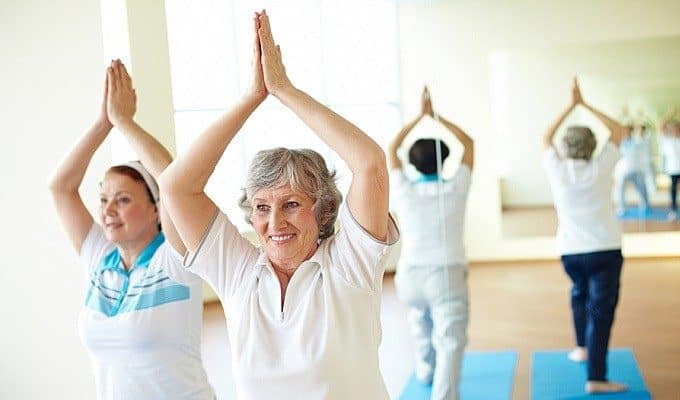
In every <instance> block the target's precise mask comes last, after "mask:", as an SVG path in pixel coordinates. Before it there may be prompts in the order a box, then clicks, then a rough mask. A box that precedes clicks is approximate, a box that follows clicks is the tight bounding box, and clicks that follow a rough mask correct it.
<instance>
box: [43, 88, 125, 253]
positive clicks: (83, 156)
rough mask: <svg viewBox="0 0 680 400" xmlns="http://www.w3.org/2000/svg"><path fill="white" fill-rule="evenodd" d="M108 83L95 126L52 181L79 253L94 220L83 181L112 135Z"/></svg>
mask: <svg viewBox="0 0 680 400" xmlns="http://www.w3.org/2000/svg"><path fill="white" fill-rule="evenodd" d="M107 91H108V83H107V82H104V90H103V96H102V97H103V99H102V105H101V109H100V113H99V117H98V118H97V120H96V121H95V123H94V124H93V125H92V127H91V128H90V129H89V130H88V131H87V132H86V133H85V135H83V137H81V138H80V139H79V140H78V141H77V142H76V144H75V146H74V147H73V148H72V149H71V151H70V152H69V153H68V154H66V157H65V158H64V159H63V160H62V161H61V163H60V164H59V165H58V166H57V169H56V170H55V171H54V174H53V175H52V177H51V178H50V181H49V189H50V193H51V194H52V200H53V201H54V205H55V208H56V210H57V215H59V219H60V220H61V223H62V225H63V226H64V229H65V230H66V234H67V235H68V237H69V239H70V240H71V243H72V244H73V247H74V248H75V250H76V252H78V253H80V249H81V247H82V245H83V242H84V241H85V237H86V236H87V233H88V232H89V231H90V228H91V227H92V224H93V223H94V219H93V218H92V215H91V214H90V212H89V211H88V210H87V207H85V204H84V203H83V200H82V198H81V197H80V193H79V192H78V188H79V187H80V184H81V183H82V182H83V178H84V177H85V171H86V170H87V166H88V165H89V164H90V161H91V160H92V156H93V155H94V153H95V151H97V149H98V148H99V146H100V145H101V144H102V142H104V139H106V137H107V136H108V134H109V132H111V128H112V127H113V126H112V125H111V122H110V121H109V119H108V117H107V114H106V97H107Z"/></svg>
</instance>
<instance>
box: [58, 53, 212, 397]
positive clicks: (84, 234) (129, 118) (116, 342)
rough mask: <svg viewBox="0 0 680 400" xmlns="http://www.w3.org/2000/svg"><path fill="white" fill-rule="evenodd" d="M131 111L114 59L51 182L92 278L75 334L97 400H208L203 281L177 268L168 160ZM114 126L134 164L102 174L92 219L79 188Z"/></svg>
mask: <svg viewBox="0 0 680 400" xmlns="http://www.w3.org/2000/svg"><path fill="white" fill-rule="evenodd" d="M135 110H136V94H135V90H134V89H133V87H132V80H131V79H130V76H129V75H128V73H127V71H126V70H125V66H124V65H123V64H122V63H121V62H120V61H119V60H117V61H113V62H112V63H111V66H110V67H109V68H108V69H107V71H106V85H105V89H104V100H103V104H102V107H101V111H100V115H99V118H98V119H97V121H96V122H95V124H94V126H93V127H92V128H91V129H90V130H89V131H88V132H87V133H86V134H85V135H84V136H83V137H82V138H80V140H78V142H77V143H76V145H75V147H74V148H73V149H72V150H71V151H70V153H68V154H67V156H66V158H65V159H64V160H63V161H62V162H61V164H60V165H59V166H58V167H57V170H56V172H55V174H54V176H53V177H52V180H51V182H50V191H51V193H52V197H53V200H54V204H55V206H56V209H57V213H58V215H59V217H60V219H61V222H62V224H63V226H64V228H65V230H66V233H67V235H68V237H69V239H70V240H71V242H72V244H73V247H74V248H75V250H76V251H77V252H78V253H79V255H80V261H81V263H82V264H83V266H84V267H85V270H86V273H87V275H88V278H89V279H88V281H89V288H88V291H87V295H86V298H85V302H84V305H83V308H82V310H81V313H80V317H79V321H78V328H79V331H80V336H81V339H82V341H83V344H84V346H85V347H86V348H87V350H88V352H89V354H90V358H91V359H92V366H93V369H94V375H95V382H96V386H97V399H100V400H119V399H120V400H123V399H125V400H131V399H139V400H141V399H145V400H148V399H157V400H161V399H196V400H199V399H200V400H208V399H214V397H215V395H214V393H213V390H212V388H211V387H210V385H209V384H208V380H207V376H206V374H205V371H204V369H203V365H202V361H201V348H200V339H201V324H202V310H203V301H202V292H201V288H202V281H201V279H200V278H198V277H197V276H195V275H193V274H191V273H189V272H186V271H184V269H183V268H182V266H181V263H182V257H181V256H180V254H181V253H184V251H185V248H184V245H183V244H182V242H181V241H180V240H179V239H178V235H177V232H176V231H175V228H174V226H173V224H172V222H171V221H170V219H169V218H168V217H167V214H166V213H165V211H164V210H163V207H161V205H160V203H159V192H158V186H157V184H156V181H155V179H154V178H155V177H157V176H158V175H159V174H160V173H161V171H163V169H165V167H166V166H167V165H168V164H169V163H170V161H172V157H171V155H170V153H169V152H168V151H167V150H166V149H165V148H164V147H163V146H162V145H161V144H160V143H159V142H158V141H157V140H156V139H154V138H153V136H151V135H150V134H148V133H147V132H146V131H144V129H143V128H141V127H140V126H139V125H138V124H137V123H136V122H135V121H134V119H133V116H134V114H135ZM113 126H116V127H117V128H118V129H119V130H120V131H121V132H122V133H123V135H124V136H125V138H126V139H127V140H128V142H129V143H130V145H131V146H132V148H133V149H134V150H135V151H136V152H137V154H138V155H139V158H140V159H141V163H140V162H137V161H133V162H130V163H126V164H122V165H116V166H113V167H111V168H110V169H109V170H108V171H107V172H106V174H105V175H104V180H103V181H102V183H101V190H100V203H99V212H98V215H97V216H96V220H97V221H96V222H95V217H93V216H92V215H91V214H90V213H89V211H88V209H87V208H86V207H85V204H84V203H83V200H82V199H81V197H80V194H79V193H78V188H79V186H80V184H81V183H82V180H83V177H84V175H85V171H86V169H87V166H88V164H89V163H90V160H91V159H92V156H93V155H94V153H95V151H96V150H97V149H98V148H99V146H100V145H101V144H102V143H103V142H104V140H105V139H106V138H107V136H108V135H109V132H110V131H111V129H112V128H113ZM161 226H162V228H163V230H162V231H161V230H160V228H161Z"/></svg>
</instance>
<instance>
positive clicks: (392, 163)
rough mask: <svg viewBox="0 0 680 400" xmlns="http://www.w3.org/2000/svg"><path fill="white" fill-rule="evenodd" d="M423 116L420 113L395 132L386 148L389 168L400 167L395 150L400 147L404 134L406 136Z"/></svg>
mask: <svg viewBox="0 0 680 400" xmlns="http://www.w3.org/2000/svg"><path fill="white" fill-rule="evenodd" d="M423 117H424V115H423V114H420V115H419V116H417V117H416V118H414V119H413V120H411V121H410V122H409V123H407V124H406V125H404V127H403V128H401V130H400V131H399V133H397V135H396V136H395V137H394V139H392V141H391V142H390V146H389V147H388V149H387V164H388V165H389V167H390V169H401V167H402V165H401V160H400V159H399V157H398V156H397V150H398V149H399V147H401V144H402V143H403V142H404V139H405V138H406V136H408V134H409V133H411V131H412V130H413V128H414V127H415V126H416V125H418V122H420V120H422V119H423Z"/></svg>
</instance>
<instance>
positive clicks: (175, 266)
mask: <svg viewBox="0 0 680 400" xmlns="http://www.w3.org/2000/svg"><path fill="white" fill-rule="evenodd" d="M182 259H183V257H182V255H181V254H179V253H178V252H177V250H175V248H174V247H172V245H171V244H170V242H168V241H167V240H166V241H165V242H164V243H163V244H162V245H161V246H160V247H159V248H158V249H157V250H156V252H155V253H154V255H153V259H152V260H151V263H152V264H154V265H159V266H161V267H162V268H163V269H164V270H165V272H167V274H168V276H169V277H170V279H172V280H173V281H175V282H178V283H182V284H184V285H193V284H196V283H197V282H198V281H200V280H201V278H200V277H199V276H198V275H196V274H193V273H191V272H189V271H187V270H186V269H185V268H184V267H183V266H182Z"/></svg>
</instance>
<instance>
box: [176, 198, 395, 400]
mask: <svg viewBox="0 0 680 400" xmlns="http://www.w3.org/2000/svg"><path fill="white" fill-rule="evenodd" d="M339 219H340V224H341V226H340V229H339V230H338V231H337V233H336V234H335V235H333V236H332V237H330V238H328V239H325V240H323V241H322V242H321V243H320V245H319V247H318V249H317V251H316V252H315V253H314V255H313V256H312V257H311V258H310V259H309V260H307V261H305V262H303V263H302V264H301V265H300V266H299V267H298V269H297V270H296V271H295V273H294V274H293V276H292V277H291V280H290V282H289V283H288V288H287V290H286V297H285V302H284V305H283V310H282V307H281V289H280V286H279V280H278V278H277V276H276V273H275V272H274V270H273V268H272V266H271V264H270V263H269V261H268V259H267V256H266V254H265V253H264V252H262V251H261V250H260V249H258V248H256V247H255V246H253V245H252V244H251V243H250V242H249V241H248V240H246V239H244V238H243V237H242V236H241V235H240V234H239V232H238V231H237V229H236V228H235V227H234V225H232V223H231V222H230V221H229V220H228V219H227V217H226V215H225V214H223V213H222V212H219V213H218V214H217V217H216V219H215V221H214V222H213V223H212V225H211V226H210V228H209V229H208V232H206V236H205V238H204V239H203V241H202V243H201V245H200V247H199V249H198V251H197V252H196V254H194V255H193V257H194V258H193V259H191V257H192V256H191V255H189V256H188V257H187V259H186V260H185V265H187V268H189V269H190V270H191V271H192V272H194V273H196V274H198V275H200V276H201V277H202V278H203V279H205V280H206V281H207V282H208V283H209V284H210V285H211V286H212V287H213V289H214V290H215V293H217V295H218V297H219V298H220V300H221V301H222V304H223V305H224V312H225V316H226V319H227V330H228V333H229V341H230V343H231V349H232V369H233V373H234V381H235V383H236V393H237V397H238V399H243V400H245V399H247V400H270V399H327V400H331V399H332V400H347V399H387V398H388V395H387V390H386V388H385V384H384V382H383V378H382V375H381V374H380V370H379V367H378V346H379V345H380V341H381V340H382V328H381V325H380V300H381V292H382V277H383V273H384V261H385V259H386V258H387V256H388V251H389V249H390V247H391V245H392V244H394V242H396V240H397V239H398V237H399V233H398V231H397V228H396V226H395V225H394V222H392V221H391V219H390V227H389V233H388V237H387V241H386V242H385V243H382V242H379V241H377V240H376V239H374V238H373V237H372V236H370V235H369V234H368V233H367V232H366V231H365V230H364V229H363V228H362V227H361V226H360V225H359V224H358V223H357V222H356V221H355V220H354V218H353V217H352V215H351V214H350V212H349V209H348V208H347V206H346V205H345V203H343V204H342V205H341V206H340V212H339Z"/></svg>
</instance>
